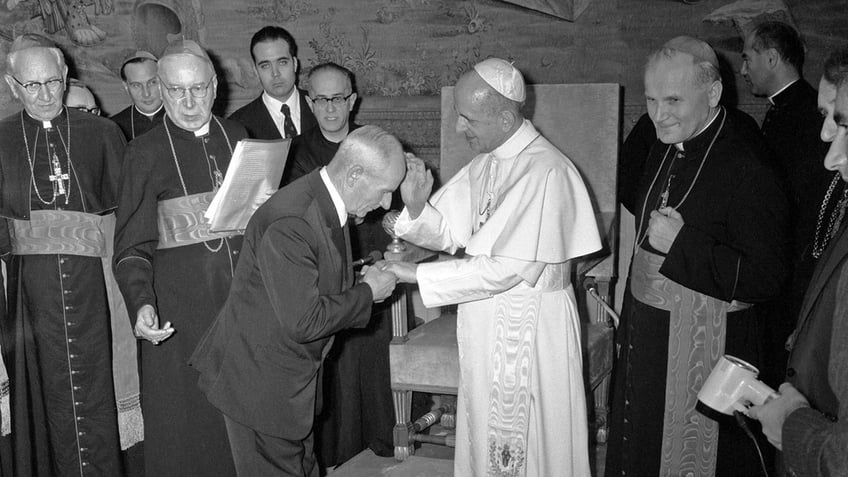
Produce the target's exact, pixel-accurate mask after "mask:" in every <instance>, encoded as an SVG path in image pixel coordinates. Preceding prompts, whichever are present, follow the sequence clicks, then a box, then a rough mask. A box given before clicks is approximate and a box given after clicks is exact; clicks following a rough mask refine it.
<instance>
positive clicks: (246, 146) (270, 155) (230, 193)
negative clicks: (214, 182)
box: [205, 139, 291, 232]
mask: <svg viewBox="0 0 848 477" xmlns="http://www.w3.org/2000/svg"><path fill="white" fill-rule="evenodd" d="M290 145H291V139H279V140H274V141H266V140H259V139H242V140H241V141H239V142H238V144H236V148H235V150H234V151H233V157H232V159H230V165H229V167H227V175H226V176H225V177H224V182H223V184H221V188H220V189H219V190H218V192H217V193H216V194H215V198H214V199H212V203H211V204H209V209H207V211H206V214H205V217H206V219H207V220H209V222H210V224H211V226H210V229H211V231H212V232H243V231H244V229H245V228H246V227H247V222H248V220H250V217H251V216H253V213H254V212H256V209H258V208H259V206H260V205H262V204H263V203H264V202H265V201H266V200H268V198H269V197H270V196H271V195H272V194H273V193H274V192H276V191H277V188H278V187H279V185H280V178H281V177H282V176H283V169H285V167H286V159H287V157H288V153H289V146H290Z"/></svg>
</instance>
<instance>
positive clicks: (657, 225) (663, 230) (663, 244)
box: [647, 207, 684, 253]
mask: <svg viewBox="0 0 848 477" xmlns="http://www.w3.org/2000/svg"><path fill="white" fill-rule="evenodd" d="M683 223H684V222H683V216H682V215H680V212H678V211H676V210H674V208H672V207H660V208H659V210H654V211H651V220H650V221H649V222H648V232H647V234H648V243H650V244H651V247H653V248H654V250H656V251H658V252H662V253H668V251H669V250H670V249H671V244H673V243H674V239H676V238H677V234H679V233H680V229H681V228H683Z"/></svg>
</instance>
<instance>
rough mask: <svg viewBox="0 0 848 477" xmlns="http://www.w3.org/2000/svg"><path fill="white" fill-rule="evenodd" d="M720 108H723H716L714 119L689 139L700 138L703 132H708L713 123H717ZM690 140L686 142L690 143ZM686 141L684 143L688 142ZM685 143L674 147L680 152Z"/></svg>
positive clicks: (679, 143)
mask: <svg viewBox="0 0 848 477" xmlns="http://www.w3.org/2000/svg"><path fill="white" fill-rule="evenodd" d="M720 107H721V106H719V107H718V108H716V110H715V114H713V117H711V118H710V120H709V121H707V124H705V125H704V127H702V128H701V129H700V130H699V131H698V132H697V133H695V134H693V135H692V136H691V137H690V138H689V139H692V138H694V137H698V136H700V135H701V133H702V132H704V131H706V130H707V128H709V127H710V125H711V124H712V123H713V121H715V120H716V118H717V117H718V113H719V108H720ZM689 139H687V140H686V141H688V140H689ZM686 141H683V142H686ZM683 142H678V143H677V144H675V145H674V147H676V148H677V150H678V151H682V150H683Z"/></svg>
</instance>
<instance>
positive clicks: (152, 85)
mask: <svg viewBox="0 0 848 477" xmlns="http://www.w3.org/2000/svg"><path fill="white" fill-rule="evenodd" d="M156 60H157V59H156V57H155V56H153V54H152V53H149V52H147V51H143V50H139V51H136V52H135V53H133V54H132V55H130V56H129V57H128V58H127V59H126V60H124V63H123V64H122V65H121V81H123V83H124V90H126V92H127V94H129V95H130V100H131V101H132V104H130V105H129V106H128V107H127V108H125V109H124V110H123V111H121V112H119V113H118V114H116V115H114V116H112V117H111V118H110V119H112V121H115V122H116V123H118V126H120V127H121V130H122V131H123V132H124V136H126V138H127V141H132V140H133V139H135V138H137V137H138V136H141V135H142V134H144V133H146V132H147V131H150V130H151V129H153V127H154V126H156V125H157V124H160V123H161V122H162V117H163V116H165V109H164V108H163V107H162V95H161V94H160V92H159V77H158V76H156Z"/></svg>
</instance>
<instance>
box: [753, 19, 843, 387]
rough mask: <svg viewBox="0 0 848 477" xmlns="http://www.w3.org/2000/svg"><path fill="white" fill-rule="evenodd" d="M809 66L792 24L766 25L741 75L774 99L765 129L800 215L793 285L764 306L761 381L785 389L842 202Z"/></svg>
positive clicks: (795, 218)
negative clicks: (802, 313)
mask: <svg viewBox="0 0 848 477" xmlns="http://www.w3.org/2000/svg"><path fill="white" fill-rule="evenodd" d="M803 64H804V44H803V42H802V41H801V37H800V36H799V34H798V32H797V31H795V29H794V28H792V27H791V26H790V25H787V24H786V23H781V22H774V21H771V22H765V23H761V24H759V25H757V26H756V27H755V28H754V29H753V30H752V31H751V33H749V34H748V35H747V37H746V38H745V45H744V48H743V50H742V69H741V73H742V76H743V77H744V78H745V80H746V81H747V82H748V84H749V85H750V86H751V92H752V93H753V94H754V95H756V96H765V97H767V98H768V101H769V103H770V107H769V109H768V112H767V113H766V116H765V119H764V120H763V124H762V132H763V136H764V137H765V140H766V144H767V145H768V146H769V149H771V153H772V157H773V158H774V159H775V160H776V161H777V164H776V166H777V167H778V170H779V172H780V173H781V174H782V180H783V182H784V184H785V187H786V192H787V194H788V196H789V206H790V212H791V214H792V230H793V235H792V248H791V254H792V255H791V257H790V264H791V265H792V266H793V269H794V271H793V273H792V275H791V277H790V278H791V281H789V282H787V284H786V286H787V287H788V288H787V289H786V290H785V291H784V292H783V293H781V294H780V296H779V297H778V298H777V299H776V300H775V301H774V302H771V303H767V304H764V306H762V307H760V310H759V312H758V313H759V315H760V316H759V318H760V320H761V322H762V323H761V324H762V325H763V326H762V331H763V332H764V333H765V336H764V340H765V342H764V345H765V349H764V351H765V353H766V355H765V361H764V362H763V364H762V367H761V368H760V371H761V373H762V375H761V379H763V380H764V381H765V382H767V383H768V384H769V385H771V386H777V385H778V384H779V383H780V382H781V379H782V377H783V371H784V367H785V365H786V358H787V353H786V349H785V347H784V343H785V342H786V338H787V337H788V336H789V334H790V333H791V332H792V328H793V326H794V324H795V317H796V316H797V314H798V310H799V308H800V307H801V301H802V299H803V298H804V291H805V290H806V289H807V284H808V283H809V282H810V278H811V276H812V272H813V268H814V267H815V264H816V260H817V258H818V256H819V255H820V254H821V252H822V249H823V246H822V245H823V243H822V242H823V241H824V240H826V239H825V237H824V236H823V232H824V231H823V230H822V225H823V224H822V223H821V222H822V221H821V217H822V214H823V213H824V212H826V211H827V210H829V209H830V208H832V207H833V205H832V204H829V203H828V200H830V201H835V200H836V199H837V198H836V197H833V195H832V194H827V191H828V189H829V188H831V189H832V188H834V186H838V185H840V181H839V180H838V178H837V177H836V176H837V175H838V174H834V173H833V172H830V171H828V170H827V169H825V168H824V167H822V163H821V161H822V158H823V157H824V155H825V153H826V152H827V145H826V144H825V143H823V142H822V141H821V140H819V127H818V126H819V124H820V123H821V115H820V114H819V111H818V108H817V106H816V90H815V89H814V88H813V87H812V86H811V85H810V84H809V83H807V81H806V80H804V78H803V76H802V73H801V72H802V67H803ZM840 188H841V187H840ZM824 225H826V224H824Z"/></svg>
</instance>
